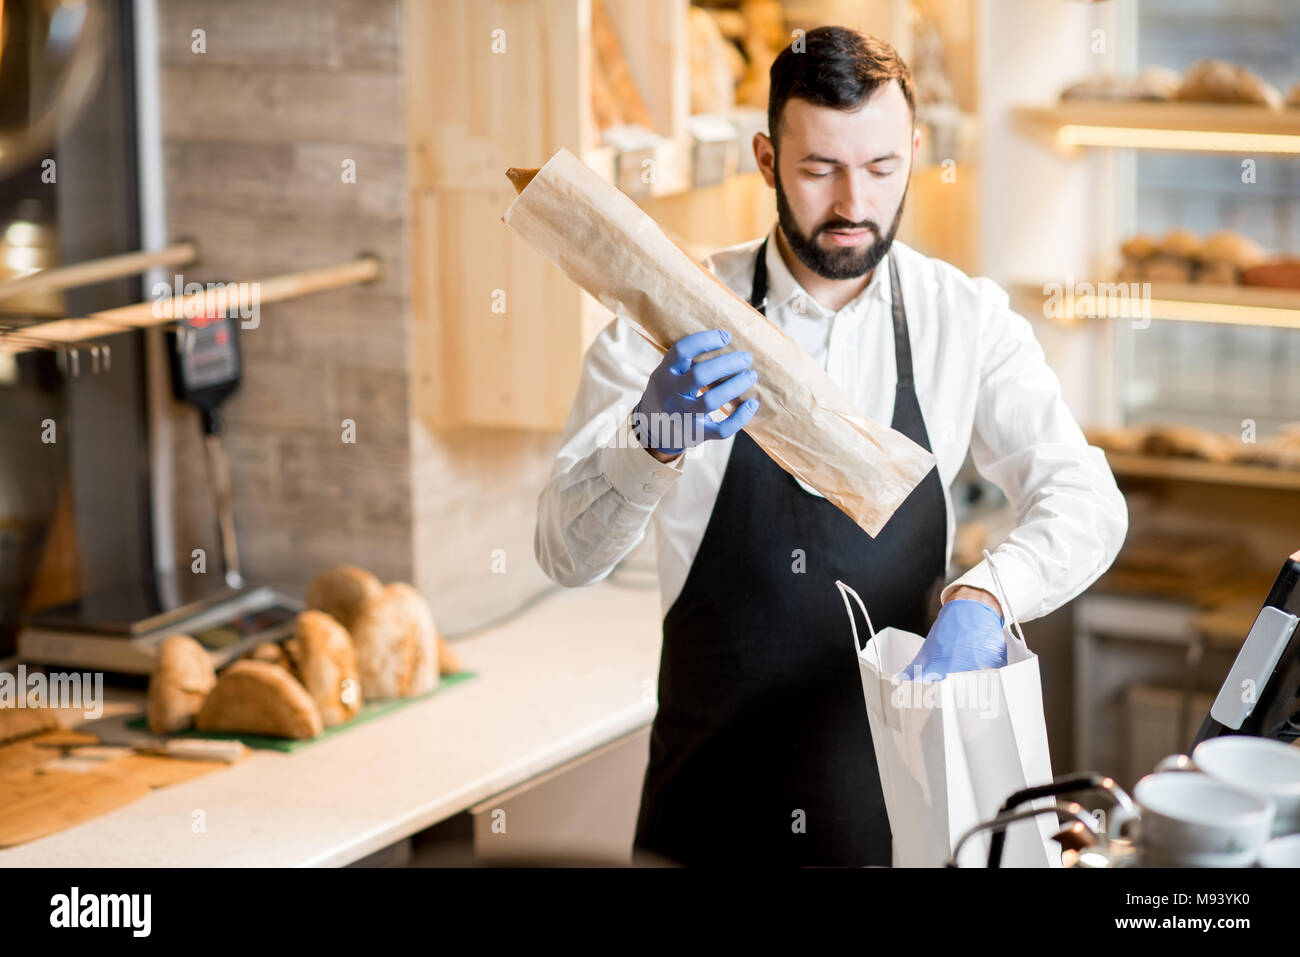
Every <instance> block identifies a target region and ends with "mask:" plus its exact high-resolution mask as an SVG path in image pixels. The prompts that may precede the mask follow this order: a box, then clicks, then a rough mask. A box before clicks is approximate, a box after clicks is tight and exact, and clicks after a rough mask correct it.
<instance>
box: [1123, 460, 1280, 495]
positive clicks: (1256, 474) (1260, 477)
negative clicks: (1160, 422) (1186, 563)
mask: <svg viewBox="0 0 1300 957" xmlns="http://www.w3.org/2000/svg"><path fill="white" fill-rule="evenodd" d="M1106 461H1107V462H1108V463H1110V468H1111V471H1113V472H1114V473H1115V475H1116V477H1117V478H1153V479H1172V480H1179V481H1187V482H1205V483H1210V484H1213V485H1236V486H1244V487H1248V488H1271V489H1284V490H1287V491H1294V492H1300V472H1295V471H1289V470H1286V469H1273V468H1265V467H1263V466H1258V465H1234V464H1221V463H1218V462H1200V461H1197V460H1195V459H1178V458H1171V457H1161V456H1154V455H1140V454H1135V453H1131V452H1107V453H1106Z"/></svg>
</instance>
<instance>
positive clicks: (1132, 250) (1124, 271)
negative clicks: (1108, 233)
mask: <svg viewBox="0 0 1300 957" xmlns="http://www.w3.org/2000/svg"><path fill="white" fill-rule="evenodd" d="M1157 248H1158V247H1157V244H1156V241H1155V240H1154V239H1152V238H1151V237H1150V236H1148V235H1147V234H1146V233H1138V234H1137V235H1135V236H1133V237H1131V238H1130V239H1128V240H1127V241H1126V242H1125V243H1123V244H1122V245H1121V246H1120V247H1119V251H1120V253H1121V254H1122V255H1123V257H1124V265H1123V266H1122V267H1120V271H1119V278H1120V279H1123V280H1133V279H1145V278H1146V277H1147V261H1148V260H1149V259H1150V258H1151V257H1152V256H1154V255H1155V252H1156V249H1157Z"/></svg>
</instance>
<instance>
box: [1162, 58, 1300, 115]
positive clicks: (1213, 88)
mask: <svg viewBox="0 0 1300 957" xmlns="http://www.w3.org/2000/svg"><path fill="white" fill-rule="evenodd" d="M1175 99H1179V100H1187V101H1194V102H1198V103H1245V104H1257V105H1260V106H1266V107H1268V108H1269V109H1271V110H1280V109H1281V108H1282V93H1281V92H1280V91H1279V90H1278V89H1277V87H1275V86H1273V85H1272V84H1270V83H1268V82H1267V81H1266V80H1264V79H1263V78H1261V77H1260V76H1259V75H1258V74H1256V73H1253V72H1251V71H1250V70H1248V69H1246V68H1245V67H1244V66H1240V65H1238V64H1236V63H1229V62H1228V61H1227V60H1201V61H1199V62H1198V63H1195V64H1193V65H1192V67H1191V68H1190V69H1189V70H1188V71H1187V74H1186V75H1185V76H1184V77H1183V82H1182V85H1181V86H1180V87H1179V88H1178V91H1177V93H1176V94H1175Z"/></svg>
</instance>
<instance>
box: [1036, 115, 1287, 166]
mask: <svg viewBox="0 0 1300 957" xmlns="http://www.w3.org/2000/svg"><path fill="white" fill-rule="evenodd" d="M1013 115H1014V117H1015V120H1016V122H1017V123H1018V124H1019V125H1021V126H1022V127H1023V128H1024V129H1026V130H1027V131H1029V132H1032V133H1034V134H1035V135H1037V136H1038V137H1040V138H1042V139H1045V140H1046V141H1047V142H1049V143H1050V144H1052V145H1054V146H1056V147H1057V148H1059V149H1062V150H1066V151H1071V150H1077V149H1078V148H1080V147H1114V148H1131V149H1147V150H1190V151H1194V152H1205V153H1217V152H1223V153H1238V152H1240V153H1249V152H1252V151H1253V152H1263V153H1283V154H1300V109H1298V108H1294V107H1293V108H1290V109H1285V110H1271V109H1269V108H1268V107H1264V106H1246V105H1240V106H1239V105H1234V104H1219V103H1162V102H1151V103H1116V102H1068V103H1061V104H1059V105H1056V106H1021V107H1017V108H1016V109H1015V110H1014V111H1013Z"/></svg>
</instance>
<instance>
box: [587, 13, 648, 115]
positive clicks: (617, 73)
mask: <svg viewBox="0 0 1300 957" xmlns="http://www.w3.org/2000/svg"><path fill="white" fill-rule="evenodd" d="M591 46H592V52H593V53H594V54H595V55H594V56H593V57H592V59H593V60H594V61H595V66H594V67H593V69H597V70H600V72H601V73H602V74H603V75H604V82H605V84H606V85H607V86H608V88H609V93H610V95H611V96H612V98H613V101H614V102H615V103H616V104H617V106H618V115H619V119H620V121H621V122H622V123H625V124H634V125H637V126H644V127H645V128H646V129H648V130H649V129H654V123H652V122H651V120H650V111H649V110H647V109H646V105H645V101H644V100H642V99H641V92H640V91H639V90H638V89H637V86H636V82H635V81H634V80H633V79H632V74H631V72H630V71H629V70H628V66H627V59H626V57H624V56H623V45H622V44H621V43H620V42H619V39H618V33H617V32H615V30H614V23H613V21H612V20H610V18H609V11H608V10H607V9H606V8H605V3H604V0H592V4H591Z"/></svg>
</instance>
